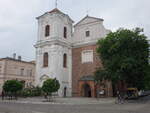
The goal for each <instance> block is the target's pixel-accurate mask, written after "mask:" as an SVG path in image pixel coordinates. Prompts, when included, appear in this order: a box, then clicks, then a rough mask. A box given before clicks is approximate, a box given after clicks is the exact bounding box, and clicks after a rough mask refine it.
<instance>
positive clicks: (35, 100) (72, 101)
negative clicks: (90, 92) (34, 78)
mask: <svg viewBox="0 0 150 113" xmlns="http://www.w3.org/2000/svg"><path fill="white" fill-rule="evenodd" d="M0 102H11V103H30V104H67V105H81V104H82V105H84V104H111V103H114V102H115V99H114V98H99V99H96V98H80V97H71V98H58V97H57V98H54V99H53V102H46V99H44V97H32V98H31V97H30V98H29V97H28V98H19V99H18V100H0Z"/></svg>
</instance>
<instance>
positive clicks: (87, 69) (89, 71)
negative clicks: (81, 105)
mask: <svg viewBox="0 0 150 113" xmlns="http://www.w3.org/2000/svg"><path fill="white" fill-rule="evenodd" d="M84 50H93V63H92V62H89V63H82V62H81V55H82V51H84ZM98 67H102V64H101V61H100V59H99V58H98V56H97V53H96V45H90V46H85V47H80V48H73V51H72V89H73V92H72V93H73V96H78V95H79V82H78V80H79V79H80V78H81V77H82V76H87V75H92V76H93V73H94V72H95V70H96V68H98Z"/></svg>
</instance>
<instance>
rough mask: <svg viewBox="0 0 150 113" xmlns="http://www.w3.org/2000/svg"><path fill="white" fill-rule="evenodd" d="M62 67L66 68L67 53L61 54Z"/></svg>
mask: <svg viewBox="0 0 150 113" xmlns="http://www.w3.org/2000/svg"><path fill="white" fill-rule="evenodd" d="M63 67H64V68H67V54H66V53H65V54H64V56H63Z"/></svg>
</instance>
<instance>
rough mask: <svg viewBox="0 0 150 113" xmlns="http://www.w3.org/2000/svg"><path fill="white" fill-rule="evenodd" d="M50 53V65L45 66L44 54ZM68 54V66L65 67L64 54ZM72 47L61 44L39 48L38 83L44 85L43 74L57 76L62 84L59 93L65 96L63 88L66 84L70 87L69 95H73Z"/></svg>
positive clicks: (51, 76)
mask: <svg viewBox="0 0 150 113" xmlns="http://www.w3.org/2000/svg"><path fill="white" fill-rule="evenodd" d="M45 52H48V54H49V66H48V67H43V54H44V53H45ZM64 53H66V54H67V68H63V54H64ZM71 59H72V56H71V49H68V48H66V47H62V46H60V45H51V46H45V47H42V48H40V49H38V50H37V66H36V70H37V73H36V74H37V85H39V86H42V82H41V81H40V77H41V76H43V75H47V76H49V78H55V77H56V78H57V80H59V82H60V84H61V88H60V90H59V95H60V96H63V89H64V87H65V86H66V87H67V89H68V93H67V96H71V91H70V90H71V81H70V80H71V66H72V62H71Z"/></svg>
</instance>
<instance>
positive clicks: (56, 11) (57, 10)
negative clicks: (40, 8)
mask: <svg viewBox="0 0 150 113" xmlns="http://www.w3.org/2000/svg"><path fill="white" fill-rule="evenodd" d="M52 13H60V14H63V15H65V16H67V17H68V18H69V19H70V20H71V21H72V23H74V21H73V20H72V19H71V18H70V17H69V16H68V15H67V14H65V13H63V12H62V11H60V10H59V9H58V8H54V9H53V10H51V11H48V12H46V13H44V14H43V15H41V16H39V17H37V19H39V18H40V17H42V16H44V15H45V14H52Z"/></svg>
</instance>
